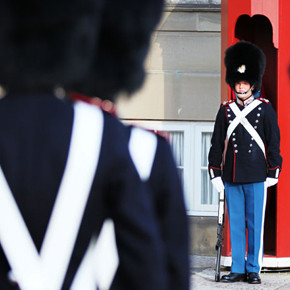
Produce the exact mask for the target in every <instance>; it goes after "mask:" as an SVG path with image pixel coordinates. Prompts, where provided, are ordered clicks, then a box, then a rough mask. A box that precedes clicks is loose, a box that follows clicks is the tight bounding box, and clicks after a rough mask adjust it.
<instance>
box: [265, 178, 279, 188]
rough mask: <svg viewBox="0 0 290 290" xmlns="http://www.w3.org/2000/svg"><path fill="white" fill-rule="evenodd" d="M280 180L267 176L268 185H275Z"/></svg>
mask: <svg viewBox="0 0 290 290" xmlns="http://www.w3.org/2000/svg"><path fill="white" fill-rule="evenodd" d="M277 182H278V178H272V177H267V179H266V186H267V187H270V186H273V185H275V184H276V183H277Z"/></svg>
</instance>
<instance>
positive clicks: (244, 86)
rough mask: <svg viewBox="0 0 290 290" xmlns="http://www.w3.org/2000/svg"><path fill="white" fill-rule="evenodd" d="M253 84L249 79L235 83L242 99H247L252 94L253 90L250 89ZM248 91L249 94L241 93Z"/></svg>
mask: <svg viewBox="0 0 290 290" xmlns="http://www.w3.org/2000/svg"><path fill="white" fill-rule="evenodd" d="M250 88H251V85H250V83H248V82H247V81H240V82H237V83H236V84H235V91H236V93H237V94H238V96H239V98H240V99H243V100H244V99H247V98H248V97H249V96H250V95H251V94H252V90H250ZM245 92H248V93H247V94H240V93H245Z"/></svg>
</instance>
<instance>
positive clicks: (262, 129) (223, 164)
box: [208, 98, 282, 183]
mask: <svg viewBox="0 0 290 290" xmlns="http://www.w3.org/2000/svg"><path fill="white" fill-rule="evenodd" d="M258 100H260V101H262V103H261V104H260V105H258V106H257V107H256V108H254V109H253V110H252V111H251V112H250V113H249V114H248V115H247V116H246V118H247V119H248V121H249V122H250V124H251V125H252V126H253V127H254V129H255V130H256V131H257V133H258V134H259V135H260V137H261V139H262V140H263V143H264V145H265V151H266V158H265V156H264V154H263V152H262V150H261V148H260V147H259V146H258V144H257V143H256V141H255V140H254V139H253V137H252V136H251V135H250V134H249V132H248V131H247V130H246V129H245V128H244V126H243V125H241V124H239V125H238V126H237V127H236V128H235V130H234V131H233V134H232V135H231V136H230V140H229V141H228V144H227V145H225V140H226V134H227V129H228V126H229V124H230V123H231V121H233V120H234V118H235V114H234V113H233V111H232V109H231V108H230V106H229V104H230V103H231V102H234V101H227V102H224V103H223V104H222V105H221V106H220V109H219V111H218V114H217V117H216V122H215V127H214V132H213V136H212V140H211V143H212V146H211V148H210V152H209V157H208V159H209V173H210V177H211V179H212V178H215V177H217V176H222V179H223V181H225V182H232V183H252V182H263V181H265V180H266V178H267V177H273V178H278V175H279V173H280V171H281V167H282V157H281V155H280V132H279V127H278V122H277V115H276V112H275V111H274V109H273V107H272V105H271V104H270V102H269V101H268V100H266V99H263V98H258ZM237 105H238V107H239V109H240V110H243V109H244V108H245V107H244V106H243V105H242V104H239V103H238V102H237ZM225 149H226V150H225ZM224 151H225V152H224ZM223 154H225V158H223ZM223 159H224V160H223Z"/></svg>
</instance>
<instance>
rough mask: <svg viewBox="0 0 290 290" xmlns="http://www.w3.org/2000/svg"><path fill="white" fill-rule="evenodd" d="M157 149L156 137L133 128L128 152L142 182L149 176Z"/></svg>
mask: <svg viewBox="0 0 290 290" xmlns="http://www.w3.org/2000/svg"><path fill="white" fill-rule="evenodd" d="M156 149H157V136H156V135H155V134H153V133H151V132H148V131H146V130H144V129H140V128H136V127H133V128H132V129H131V135H130V140H129V152H130V155H131V158H132V160H133V162H134V164H135V166H136V169H137V172H138V173H139V176H140V178H141V179H142V180H143V181H146V180H147V179H148V178H149V177H150V174H151V170H152V166H153V162H154V158H155V154H156Z"/></svg>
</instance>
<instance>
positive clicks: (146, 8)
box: [75, 0, 163, 101]
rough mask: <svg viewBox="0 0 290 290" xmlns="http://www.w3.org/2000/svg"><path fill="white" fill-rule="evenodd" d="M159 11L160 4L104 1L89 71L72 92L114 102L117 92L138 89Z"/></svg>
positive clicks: (155, 0) (158, 0)
mask: <svg viewBox="0 0 290 290" xmlns="http://www.w3.org/2000/svg"><path fill="white" fill-rule="evenodd" d="M162 8H163V0H146V1H141V2H140V1H136V0H123V1H119V0H106V1H105V5H104V8H103V14H102V21H101V24H100V31H99V35H98V37H99V41H98V47H97V49H96V54H95V59H94V62H93V66H92V69H91V71H90V72H89V73H88V75H87V77H86V79H85V80H83V81H82V82H81V83H80V84H79V85H78V86H76V87H75V91H77V92H79V93H82V94H86V95H88V96H97V97H100V98H102V99H109V100H112V101H114V100H115V97H116V95H117V94H118V93H120V92H124V93H126V94H128V95H130V94H131V93H133V92H134V91H136V90H137V89H139V88H140V87H141V85H142V84H143V81H144V78H145V69H144V60H145V58H146V55H147V53H148V50H149V46H150V38H151V34H152V32H153V30H154V28H155V27H156V25H157V24H158V22H159V20H160V17H161V13H162Z"/></svg>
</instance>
